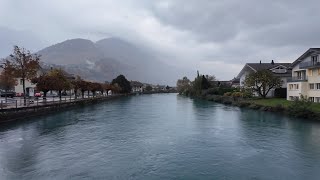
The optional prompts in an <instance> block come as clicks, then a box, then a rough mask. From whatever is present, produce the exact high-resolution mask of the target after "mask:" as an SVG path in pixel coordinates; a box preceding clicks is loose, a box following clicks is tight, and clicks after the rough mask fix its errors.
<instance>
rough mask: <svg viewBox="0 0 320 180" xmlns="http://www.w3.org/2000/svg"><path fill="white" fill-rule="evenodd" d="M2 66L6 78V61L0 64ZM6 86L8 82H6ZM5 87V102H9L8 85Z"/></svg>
mask: <svg viewBox="0 0 320 180" xmlns="http://www.w3.org/2000/svg"><path fill="white" fill-rule="evenodd" d="M0 68H2V69H3V70H4V73H3V75H4V79H6V78H7V77H6V64H5V63H1V64H0ZM4 86H6V82H4ZM4 88H5V93H4V97H5V102H6V104H7V87H4Z"/></svg>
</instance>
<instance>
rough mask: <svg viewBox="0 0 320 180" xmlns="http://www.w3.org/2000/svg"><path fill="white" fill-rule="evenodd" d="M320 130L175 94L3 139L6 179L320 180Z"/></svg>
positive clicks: (68, 117) (102, 107)
mask: <svg viewBox="0 0 320 180" xmlns="http://www.w3.org/2000/svg"><path fill="white" fill-rule="evenodd" d="M319 176H320V124H319V123H316V122H309V121H304V120H299V119H291V118H288V117H285V116H282V115H279V114H274V113H266V112H260V111H253V110H247V109H240V108H237V107H232V106H225V105H221V104H216V103H212V102H208V101H201V100H193V99H189V98H185V97H181V96H177V95H175V94H169V95H168V94H163V95H143V96H134V97H126V98H121V99H118V100H114V101H110V102H105V103H103V104H97V105H94V106H90V107H82V108H78V109H74V110H70V111H67V112H61V113H57V114H55V115H50V116H48V117H40V118H35V119H33V120H32V121H27V122H23V123H15V124H11V125H6V126H4V127H1V129H0V179H106V178H107V179H318V177H319Z"/></svg>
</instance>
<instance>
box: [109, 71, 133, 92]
mask: <svg viewBox="0 0 320 180" xmlns="http://www.w3.org/2000/svg"><path fill="white" fill-rule="evenodd" d="M111 84H112V85H115V84H118V86H119V87H120V88H121V90H120V91H119V92H120V93H130V92H131V85H130V82H129V81H128V80H127V79H126V77H125V76H124V75H119V76H118V77H117V78H115V79H113V80H112V83H111Z"/></svg>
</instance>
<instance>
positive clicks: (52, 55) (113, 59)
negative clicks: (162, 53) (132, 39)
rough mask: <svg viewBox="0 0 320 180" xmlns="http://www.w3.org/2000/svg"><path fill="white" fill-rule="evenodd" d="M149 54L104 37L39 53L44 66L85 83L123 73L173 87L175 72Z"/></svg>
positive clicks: (69, 41)
mask: <svg viewBox="0 0 320 180" xmlns="http://www.w3.org/2000/svg"><path fill="white" fill-rule="evenodd" d="M150 52H151V51H149V50H148V49H145V48H141V47H139V46H138V45H135V44H132V43H129V42H127V41H124V40H122V39H119V38H107V39H102V40H100V41H97V42H96V43H94V42H92V41H90V40H86V39H71V40H66V41H64V42H61V43H58V44H55V45H52V46H50V47H47V48H45V49H43V50H40V51H39V52H38V54H40V55H41V59H42V61H43V62H44V63H46V64H49V65H50V64H51V65H59V66H61V67H63V68H64V69H65V70H66V71H68V72H69V73H72V74H76V75H80V76H81V77H83V78H85V79H88V80H95V81H110V80H112V79H113V78H115V77H116V76H118V75H119V74H123V75H125V76H126V77H127V78H128V79H129V80H138V81H141V82H148V83H155V84H170V85H174V84H175V81H176V79H177V78H178V77H179V76H178V74H177V69H176V68H175V67H171V66H169V65H167V64H165V63H163V62H161V61H160V60H158V59H157V57H156V56H154V55H152V53H150Z"/></svg>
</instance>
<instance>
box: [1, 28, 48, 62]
mask: <svg viewBox="0 0 320 180" xmlns="http://www.w3.org/2000/svg"><path fill="white" fill-rule="evenodd" d="M45 44H46V43H45V42H44V41H42V40H40V38H38V37H37V35H35V34H34V33H32V32H29V31H18V30H12V29H9V28H5V27H1V26H0V58H3V57H6V56H8V55H9V54H10V53H11V52H12V49H13V46H14V45H19V46H22V47H26V48H28V50H30V51H33V52H34V51H37V50H39V49H40V48H43V47H44V46H45Z"/></svg>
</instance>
